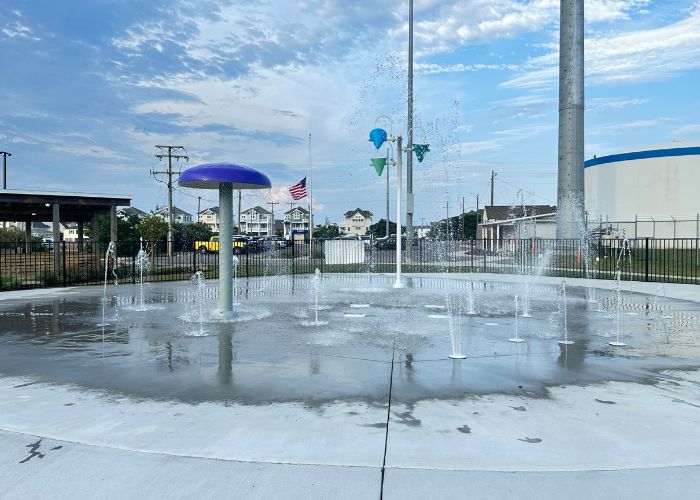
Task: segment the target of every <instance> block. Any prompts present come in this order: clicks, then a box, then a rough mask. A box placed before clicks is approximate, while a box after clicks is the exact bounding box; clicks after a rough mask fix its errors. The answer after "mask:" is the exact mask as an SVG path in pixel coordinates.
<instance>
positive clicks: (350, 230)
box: [340, 208, 372, 236]
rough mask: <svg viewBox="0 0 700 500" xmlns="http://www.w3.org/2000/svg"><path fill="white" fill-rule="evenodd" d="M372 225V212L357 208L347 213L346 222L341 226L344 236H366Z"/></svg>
mask: <svg viewBox="0 0 700 500" xmlns="http://www.w3.org/2000/svg"><path fill="white" fill-rule="evenodd" d="M371 225H372V212H370V211H369V210H362V209H360V208H356V209H355V210H350V211H349V212H345V221H344V222H343V224H342V225H341V226H340V232H341V233H342V234H356V235H360V236H362V235H365V234H367V230H368V229H369V226H371Z"/></svg>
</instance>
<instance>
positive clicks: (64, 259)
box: [61, 240, 66, 288]
mask: <svg viewBox="0 0 700 500" xmlns="http://www.w3.org/2000/svg"><path fill="white" fill-rule="evenodd" d="M61 258H62V267H63V273H62V274H63V287H64V288H65V287H66V241H65V240H63V241H61Z"/></svg>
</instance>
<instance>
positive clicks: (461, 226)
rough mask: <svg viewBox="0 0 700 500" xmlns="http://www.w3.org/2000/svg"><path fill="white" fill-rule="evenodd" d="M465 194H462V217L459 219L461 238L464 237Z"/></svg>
mask: <svg viewBox="0 0 700 500" xmlns="http://www.w3.org/2000/svg"><path fill="white" fill-rule="evenodd" d="M464 227H465V224H464V196H462V218H461V219H460V220H459V239H460V240H462V239H464Z"/></svg>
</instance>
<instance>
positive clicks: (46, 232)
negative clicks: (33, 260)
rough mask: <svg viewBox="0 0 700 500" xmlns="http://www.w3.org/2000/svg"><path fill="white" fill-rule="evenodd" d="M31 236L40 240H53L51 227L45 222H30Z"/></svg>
mask: <svg viewBox="0 0 700 500" xmlns="http://www.w3.org/2000/svg"><path fill="white" fill-rule="evenodd" d="M32 236H37V237H39V238H41V239H42V240H43V239H45V238H53V232H52V231H51V226H50V225H48V224H46V223H45V222H32Z"/></svg>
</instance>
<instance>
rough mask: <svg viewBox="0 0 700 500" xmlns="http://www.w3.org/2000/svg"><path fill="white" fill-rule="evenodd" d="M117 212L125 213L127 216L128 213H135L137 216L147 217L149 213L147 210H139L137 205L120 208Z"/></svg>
mask: <svg viewBox="0 0 700 500" xmlns="http://www.w3.org/2000/svg"><path fill="white" fill-rule="evenodd" d="M117 212H119V213H121V214H124V215H127V216H128V215H135V216H137V217H145V216H146V215H148V214H147V213H146V212H144V211H143V210H139V209H138V208H136V207H124V208H120V209H119V210H117Z"/></svg>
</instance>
